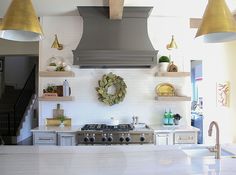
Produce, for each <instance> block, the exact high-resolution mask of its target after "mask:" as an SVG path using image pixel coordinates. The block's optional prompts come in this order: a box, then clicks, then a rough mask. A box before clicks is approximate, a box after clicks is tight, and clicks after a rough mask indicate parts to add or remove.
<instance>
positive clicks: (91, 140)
mask: <svg viewBox="0 0 236 175" xmlns="http://www.w3.org/2000/svg"><path fill="white" fill-rule="evenodd" d="M89 140H90V142H92V143H93V142H95V134H93V135H92V137H90V138H89Z"/></svg>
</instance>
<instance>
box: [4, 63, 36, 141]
mask: <svg viewBox="0 0 236 175" xmlns="http://www.w3.org/2000/svg"><path fill="white" fill-rule="evenodd" d="M35 71H36V66H34V68H33V70H32V71H31V73H30V75H29V77H28V79H27V81H26V83H25V85H24V88H23V89H22V90H17V89H14V87H11V86H6V87H5V92H4V93H3V95H2V97H1V99H0V137H2V139H3V140H4V142H5V144H17V142H18V141H19V140H20V139H19V138H17V136H19V134H20V133H21V132H20V130H22V127H23V126H24V125H23V123H24V122H25V121H26V118H27V117H26V116H28V111H29V110H30V109H31V110H32V106H33V104H34V103H35V99H36V95H35ZM21 138H22V137H21Z"/></svg>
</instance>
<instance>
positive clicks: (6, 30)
mask: <svg viewBox="0 0 236 175" xmlns="http://www.w3.org/2000/svg"><path fill="white" fill-rule="evenodd" d="M0 37H1V38H3V39H7V40H13V41H39V40H41V39H42V38H43V32H42V29H41V26H40V23H39V20H38V17H37V16H36V13H35V11H34V7H33V4H32V2H31V0H12V2H11V4H10V6H9V8H8V10H7V12H6V14H5V16H4V18H3V21H2V26H1V36H0Z"/></svg>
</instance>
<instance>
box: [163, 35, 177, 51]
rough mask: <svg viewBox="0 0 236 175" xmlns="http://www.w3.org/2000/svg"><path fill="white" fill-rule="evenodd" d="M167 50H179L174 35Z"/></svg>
mask: <svg viewBox="0 0 236 175" xmlns="http://www.w3.org/2000/svg"><path fill="white" fill-rule="evenodd" d="M166 48H167V49H168V50H172V49H177V48H178V46H177V44H176V42H175V39H174V35H172V38H171V42H170V44H167V46H166Z"/></svg>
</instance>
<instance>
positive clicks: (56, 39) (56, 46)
mask: <svg viewBox="0 0 236 175" xmlns="http://www.w3.org/2000/svg"><path fill="white" fill-rule="evenodd" d="M51 48H56V49H57V50H62V49H63V45H62V44H60V43H59V41H58V38H57V35H55V39H54V41H53V43H52V46H51Z"/></svg>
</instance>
